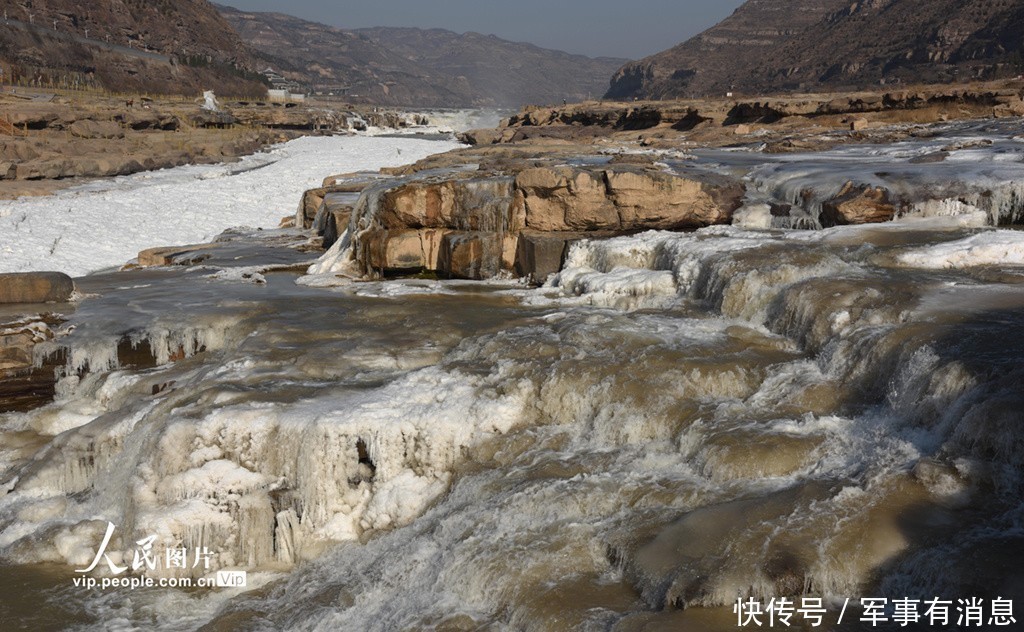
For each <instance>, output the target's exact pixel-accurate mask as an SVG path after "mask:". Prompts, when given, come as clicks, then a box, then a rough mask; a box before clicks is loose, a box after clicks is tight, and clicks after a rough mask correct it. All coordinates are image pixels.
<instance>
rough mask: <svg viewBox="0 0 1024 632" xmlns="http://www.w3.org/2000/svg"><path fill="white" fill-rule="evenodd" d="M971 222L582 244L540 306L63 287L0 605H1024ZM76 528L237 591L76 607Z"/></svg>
mask: <svg viewBox="0 0 1024 632" xmlns="http://www.w3.org/2000/svg"><path fill="white" fill-rule="evenodd" d="M974 210H975V211H977V209H976V208H975V209H974ZM986 217H987V216H985V215H980V216H979V215H978V214H977V213H976V212H975V213H966V214H963V215H960V216H956V217H939V218H931V219H923V220H922V219H918V220H912V221H903V222H900V223H892V224H887V225H883V226H872V227H861V228H851V227H844V228H835V229H829V230H824V231H792V230H775V231H768V230H750V229H742V228H738V227H717V228H712V229H705V230H702V231H698V232H696V233H687V234H679V233H664V232H655V233H646V234H642V235H638V236H634V237H625V238H618V239H614V240H609V241H604V242H583V243H580V244H577V245H576V246H574V247H573V249H572V250H571V252H570V254H569V258H568V261H567V264H566V267H565V269H564V270H563V271H562V272H561V273H560V274H559V275H557V276H555V277H553V278H552V279H551V280H549V282H548V284H547V285H546V286H545V287H542V288H538V289H531V288H528V287H526V286H524V285H521V284H518V283H515V282H492V283H484V282H482V283H470V282H441V281H433V280H426V279H407V280H400V281H389V282H371V283H357V284H352V285H349V286H346V287H341V288H335V289H322V288H313V287H308V286H305V285H300V284H297V283H296V280H297V279H298V278H299V276H300V274H301V272H300V271H298V270H303V269H305V266H306V265H307V264H308V263H309V262H310V260H311V259H312V257H311V256H310V255H309V254H304V253H303V252H301V251H299V250H297V249H296V248H295V247H294V246H295V245H297V244H298V243H301V242H302V241H303V240H302V239H301V238H300V237H298V236H296V235H295V234H294V233H287V232H285V233H279V232H273V231H264V232H263V234H262V235H261V236H260V237H258V238H257V237H255V236H249V237H247V238H242V239H238V240H235V241H231V242H228V244H227V245H225V246H224V247H222V248H219V249H216V250H211V257H210V258H209V259H207V260H205V261H203V264H202V266H199V267H193V268H184V267H173V268H168V269H156V270H136V271H127V272H108V273H104V274H96V275H91V276H88V277H85V278H83V279H81V280H80V289H81V290H82V291H83V292H84V293H87V294H89V295H93V296H92V298H90V299H88V300H86V301H83V302H82V303H81V304H80V305H79V307H78V309H77V311H76V312H75V313H74V314H68V315H67V316H68V319H69V320H68V323H67V325H66V327H67V331H66V335H65V336H63V337H61V338H59V339H58V345H57V346H59V347H62V348H63V349H64V350H65V353H66V359H67V364H68V370H69V374H70V377H67V378H65V379H64V381H63V382H62V384H61V388H60V394H59V397H58V400H57V401H56V402H55V403H53V404H51V405H48V406H45V407H43V408H41V409H38V410H35V411H32V412H29V413H18V414H15V413H9V414H6V415H3V416H0V472H2V475H0V487H2V488H3V489H4V490H5V492H6V493H5V494H4V495H3V496H2V497H0V554H2V559H3V564H4V568H3V572H4V575H5V576H6V577H8V578H18V579H17V582H14V583H12V582H13V581H14V580H12V579H6V580H4V581H5V582H7V586H6V588H7V590H8V594H11V595H16V596H17V599H18V600H19V601H20V602H24V605H17V604H14V605H10V606H7V608H8V612H13V613H15V614H16V615H17V616H19V617H22V618H23V619H22V620H27V621H34V622H35V623H36V624H38V627H41V628H45V627H47V626H49V627H51V628H54V629H60V628H64V627H77V628H79V629H112V628H117V629H140V630H141V629H147V630H148V629H154V628H156V629H168V630H173V629H182V630H186V629H196V628H199V627H200V626H206V627H205V628H204V629H208V630H277V629H289V630H434V629H442V630H477V629H499V630H577V629H580V630H623V631H627V630H657V629H691V628H693V629H711V630H729V629H735V620H734V618H733V616H732V615H731V612H730V611H729V606H730V605H731V604H732V603H734V602H735V601H736V599H737V598H740V597H754V598H757V599H763V600H765V601H767V600H768V599H770V598H772V597H778V596H792V597H800V596H803V595H816V596H820V597H823V598H825V600H826V603H828V604H829V605H830V607H831V606H834V605H835V604H837V603H839V604H841V603H842V600H843V599H844V598H847V597H851V598H857V597H872V596H884V597H890V598H895V597H917V598H930V597H935V596H941V597H943V598H945V599H957V598H960V597H967V596H977V597H984V598H994V597H996V596H1000V597H1016V598H1017V599H1024V573H1022V572H1021V570H1020V569H1021V568H1022V566H1021V562H1024V559H1021V558H1022V557H1024V556H1022V555H1021V552H1022V551H1024V530H1022V529H1024V505H1022V503H1021V500H1020V499H1021V496H1020V489H1021V483H1022V481H1024V477H1022V473H1024V471H1022V468H1024V460H1022V456H1021V455H1022V454H1024V418H1022V417H1024V393H1022V391H1021V389H1020V384H1021V383H1022V382H1021V380H1022V379H1024V338H1022V337H1021V336H1020V335H1019V332H1018V330H1019V329H1020V328H1021V327H1022V326H1024V290H1022V287H1024V285H1022V283H1024V268H1022V267H1021V266H1022V265H1024V233H1021V232H1017V231H1014V230H996V229H991V228H983V227H982V226H981V224H982V223H984V221H985V219H986ZM272 266H276V267H277V268H279V269H278V270H277V271H272V270H269V269H268V268H270V267H272ZM243 269H244V270H247V271H252V270H263V272H262V273H261V278H262V279H263V280H265V283H252V282H247V279H248V280H250V281H251V280H252V278H253V277H252V276H251V274H250V276H249V277H246V275H245V274H242V273H239V271H241V270H243ZM232 270H234V271H235V273H232ZM153 357H155V358H156V359H157V361H156V362H155V363H154V362H153V361H152V360H151V358H153ZM154 364H155V366H154ZM85 368H89V369H91V370H90V371H89V372H86V373H83V374H81V375H79V370H81V369H85ZM108 521H109V522H111V523H113V524H115V525H117V528H118V531H117V533H116V535H115V539H114V540H113V541H112V544H111V546H110V548H109V551H111V552H112V554H113V556H114V559H115V561H120V560H123V561H125V562H127V561H129V560H130V559H131V554H132V551H133V550H135V549H136V542H137V541H139V540H141V539H143V538H145V537H147V536H149V535H155V536H157V537H156V541H155V552H156V553H157V554H158V556H159V555H162V554H163V553H164V551H165V550H167V549H170V548H175V547H186V548H189V549H191V548H195V547H198V546H206V547H209V549H210V550H211V551H213V552H215V553H216V555H215V556H214V559H213V569H212V570H216V569H218V568H220V569H241V570H247V571H248V572H249V582H250V585H249V587H248V588H249V590H248V591H238V590H230V589H216V590H190V591H183V590H174V589H142V590H136V591H127V590H116V589H111V590H106V591H100V590H92V591H86V590H83V589H80V588H75V587H73V586H72V575H73V573H72V572H71V570H70V569H74V568H83V567H84V566H86V565H88V564H89V562H90V560H91V559H92V557H93V555H94V554H95V552H96V547H97V546H98V544H99V542H100V540H101V539H102V537H103V534H104V530H105V528H106V525H107V522H108ZM101 569H102V567H101ZM151 574H152V575H154V576H160V575H164V576H168V575H178V576H182V575H185V576H195V575H201V574H202V573H201V572H200V571H196V570H191V569H190V570H187V571H171V570H167V569H164V570H162V571H156V572H154V573H151ZM11 586H15V587H14V588H11ZM26 587H30V588H31V590H29V588H26ZM1021 603H1024V602H1021ZM47 608H49V609H47ZM33 617H34V618H33ZM832 619H833V621H834V616H832ZM830 629H831V628H830Z"/></svg>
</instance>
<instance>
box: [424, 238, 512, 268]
mask: <svg viewBox="0 0 1024 632" xmlns="http://www.w3.org/2000/svg"><path fill="white" fill-rule="evenodd" d="M504 246H505V244H504V241H503V239H502V237H501V236H500V235H498V234H496V233H489V232H479V231H474V232H452V233H447V234H445V236H444V238H443V239H442V240H441V252H440V253H439V256H438V261H437V273H438V275H440V276H444V277H447V278H450V279H474V280H479V279H488V278H491V277H494V276H496V275H497V274H498V273H499V272H500V271H501V270H502V267H503V266H502V261H503V252H504Z"/></svg>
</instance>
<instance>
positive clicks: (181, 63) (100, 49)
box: [0, 0, 265, 95]
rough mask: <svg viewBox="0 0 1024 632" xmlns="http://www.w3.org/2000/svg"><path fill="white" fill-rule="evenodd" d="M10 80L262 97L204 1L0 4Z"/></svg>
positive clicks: (243, 49) (245, 52)
mask: <svg viewBox="0 0 1024 632" xmlns="http://www.w3.org/2000/svg"><path fill="white" fill-rule="evenodd" d="M0 10H2V11H4V12H5V15H6V17H7V19H8V20H9V21H8V22H7V24H6V26H7V28H5V29H4V30H3V35H2V36H0V60H2V61H3V62H6V64H7V65H8V66H9V67H8V68H7V70H8V71H9V77H8V79H7V80H8V81H10V80H12V79H15V80H16V79H17V78H18V77H22V78H24V79H25V80H37V81H39V82H40V83H39V84H38V85H44V86H46V87H65V88H66V87H79V86H81V85H83V84H85V85H94V84H98V85H99V87H103V88H106V89H107V90H111V91H146V92H154V93H178V94H185V93H188V94H191V93H194V92H195V90H197V89H201V88H203V87H204V86H205V87H206V88H207V89H208V88H209V87H210V86H217V88H218V92H219V93H220V94H254V95H255V94H260V93H262V92H263V91H264V90H265V87H264V86H263V85H262V84H261V83H260V82H258V81H257V80H256V79H255V75H254V74H252V73H253V72H254V71H255V70H256V68H255V65H256V63H255V61H254V58H253V56H252V53H251V51H250V50H249V48H248V47H247V46H246V45H245V43H243V42H242V40H241V39H240V38H239V36H238V34H236V33H235V31H234V30H232V28H231V27H230V26H229V25H228V23H227V21H226V20H224V18H222V17H221V16H220V14H219V13H217V11H216V9H214V8H213V6H212V5H211V4H210V3H209V2H207V1H206V0H174V1H171V0H154V1H152V2H150V1H143V0H124V1H119V0H91V1H90V2H86V3H81V2H74V1H71V0H46V1H45V2H32V3H23V2H15V1H14V0H0Z"/></svg>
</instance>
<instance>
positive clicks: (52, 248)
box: [0, 136, 458, 276]
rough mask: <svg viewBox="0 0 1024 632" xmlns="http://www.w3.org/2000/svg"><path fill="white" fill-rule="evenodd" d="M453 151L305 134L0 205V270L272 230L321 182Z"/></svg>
mask: <svg viewBox="0 0 1024 632" xmlns="http://www.w3.org/2000/svg"><path fill="white" fill-rule="evenodd" d="M457 146H458V145H457V143H455V142H452V141H437V140H423V139H417V138H411V137H403V138H393V137H387V138H385V137H381V138H371V137H365V136H346V137H306V138H300V139H298V140H294V141H291V142H288V143H284V144H282V145H277V146H274V147H272V148H271V149H269V150H268V151H267V152H265V153H259V154H255V155H252V156H247V157H245V158H243V159H241V160H240V161H239V162H237V163H233V164H227V165H224V164H221V165H206V166H187V167H178V168H175V169H167V170H162V171H156V172H147V173H139V174H135V175H131V176H124V177H119V178H115V179H113V180H108V181H102V182H98V183H93V184H89V185H83V186H79V187H74V188H72V189H68V190H65V191H61V192H58V193H56V194H55V195H53V196H50V197H42V198H21V199H18V200H14V201H0V272H23V271H28V270H57V271H61V272H66V273H68V274H71V275H73V276H79V275H83V274H86V273H88V272H92V271H95V270H100V269H103V268H109V267H115V266H120V265H123V264H125V263H127V262H128V261H129V260H131V259H132V258H134V257H135V256H136V255H137V254H138V252H139V251H140V250H144V249H146V248H151V247H155V246H173V245H184V244H190V243H202V242H208V241H211V240H212V239H213V238H214V237H216V236H217V235H218V234H220V233H221V232H223V231H224V230H225V229H227V228H230V227H234V226H251V227H262V228H275V227H277V225H278V223H279V222H280V220H281V218H282V217H285V216H286V215H293V214H294V212H295V204H296V200H298V199H299V198H300V197H301V194H302V192H303V191H304V190H306V189H310V188H313V187H317V186H319V185H320V183H321V181H322V180H323V179H324V178H325V177H326V176H329V175H332V174H337V173H344V172H352V171H359V170H376V169H379V168H381V167H385V166H398V165H403V164H407V163H409V162H414V161H416V160H418V159H420V158H423V157H425V156H428V155H430V154H434V153H438V152H441V151H446V150H448V149H452V148H454V147H457Z"/></svg>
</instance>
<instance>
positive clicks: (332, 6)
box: [215, 0, 743, 59]
mask: <svg viewBox="0 0 1024 632" xmlns="http://www.w3.org/2000/svg"><path fill="white" fill-rule="evenodd" d="M215 1H218V2H220V4H226V5H230V6H233V7H236V8H238V9H242V10H244V11H276V12H279V13H288V14H291V15H295V16H298V17H300V18H303V19H306V20H313V21H315V22H323V23H324V24H332V25H334V26H341V27H344V28H359V27H366V26H418V27H422V28H432V27H440V28H446V29H449V30H452V31H458V32H460V33H461V32H465V31H476V32H478V33H483V34H485V35H490V34H494V35H497V36H498V37H502V38H505V39H510V40H515V41H519V42H531V43H533V44H537V45H538V46H544V47H545V48H557V49H560V50H565V51H569V52H571V53H583V54H585V55H592V56H599V55H608V56H612V57H627V58H630V59H639V58H640V57H645V56H647V55H650V54H652V53H656V52H658V51H661V50H664V49H666V48H670V47H672V46H674V45H675V44H678V43H679V42H681V41H683V40H685V39H687V38H689V37H690V36H691V35H696V34H697V33H699V32H701V31H703V30H704V29H706V28H707V27H709V26H711V25H713V24H715V23H716V22H718V21H719V20H721V19H722V18H724V17H726V16H727V15H729V14H730V13H732V12H733V10H734V9H735V8H736V7H738V6H739V5H741V4H742V3H743V0H625V1H624V0H512V1H509V0H502V1H500V2H496V1H495V0H433V1H431V0H363V1H360V2H332V1H331V0H215Z"/></svg>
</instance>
